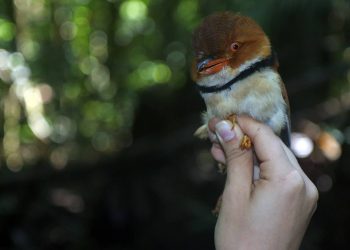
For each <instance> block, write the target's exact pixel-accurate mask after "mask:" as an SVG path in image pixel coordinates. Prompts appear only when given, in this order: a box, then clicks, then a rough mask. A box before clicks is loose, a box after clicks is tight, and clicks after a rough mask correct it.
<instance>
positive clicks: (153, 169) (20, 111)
mask: <svg viewBox="0 0 350 250" xmlns="http://www.w3.org/2000/svg"><path fill="white" fill-rule="evenodd" d="M219 10H233V11H239V12H241V13H242V14H245V15H249V16H251V17H252V18H254V19H255V20H256V21H257V22H258V23H260V24H261V25H262V27H263V28H264V30H265V31H266V33H267V34H268V35H269V37H270V39H271V41H272V44H273V46H274V49H275V51H276V52H277V54H278V57H279V61H280V73H281V76H282V78H283V79H284V82H285V84H286V87H287V90H288V93H289V98H290V103H291V111H292V112H291V116H292V126H293V131H294V134H293V138H294V139H293V140H294V150H295V152H296V154H297V155H298V156H299V160H300V164H301V165H302V167H303V169H304V170H305V172H306V173H307V174H308V176H309V177H310V178H311V179H312V181H314V183H315V184H316V185H317V187H318V189H319V191H320V200H319V204H318V209H317V212H316V213H315V216H314V217H313V220H312V221H311V224H310V227H309V229H308V231H307V233H306V236H305V239H304V242H303V245H302V248H301V249H307V250H313V249H314V250H316V249H348V248H349V244H350V240H349V236H348V235H349V233H350V229H349V225H350V185H349V183H350V125H349V124H350V116H349V114H350V113H349V108H350V1H348V0H334V1H332V0H308V1H307V0H266V1H259V0H249V1H247V0H230V1H224V0H220V1H219V0H218V1H208V0H202V1H199V0H170V1H166V0H14V1H11V0H0V121H1V123H0V126H1V130H0V134H1V137H2V140H1V147H0V148H1V151H0V157H1V158H0V159H1V166H0V249H125V250H129V249H130V250H131V249H170V250H171V249H174V250H175V249H214V244H213V232H214V226H215V221H216V218H215V217H214V216H213V215H212V214H211V209H212V208H213V207H214V205H215V203H216V199H217V197H218V196H219V195H220V192H221V190H222V188H223V184H224V180H225V179H224V178H225V177H224V176H223V175H220V174H219V173H217V170H216V168H215V162H214V161H213V159H212V158H211V155H210V154H209V147H210V145H209V143H208V142H204V141H199V140H198V139H196V138H194V137H193V136H192V133H193V131H194V130H195V129H196V128H197V127H198V126H199V125H200V113H201V111H203V110H204V108H205V107H204V103H203V101H202V100H201V98H200V96H199V94H198V93H197V92H196V90H195V88H194V84H193V83H192V81H191V79H190V75H189V65H190V64H191V60H192V59H191V58H192V56H193V54H192V49H191V33H192V31H193V29H194V27H196V25H197V24H198V23H199V22H200V20H201V19H202V18H203V17H204V16H206V15H208V14H211V13H213V12H214V11H219ZM310 142H311V143H310ZM310 145H311V146H313V148H310Z"/></svg>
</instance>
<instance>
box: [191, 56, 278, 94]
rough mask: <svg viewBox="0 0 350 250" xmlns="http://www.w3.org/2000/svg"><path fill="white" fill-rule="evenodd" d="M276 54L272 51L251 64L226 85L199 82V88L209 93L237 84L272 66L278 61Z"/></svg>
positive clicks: (202, 91)
mask: <svg viewBox="0 0 350 250" xmlns="http://www.w3.org/2000/svg"><path fill="white" fill-rule="evenodd" d="M276 60H277V59H276V55H275V53H274V52H272V53H271V55H270V56H268V57H266V58H264V59H263V60H261V61H258V62H256V63H253V64H252V65H251V66H249V67H248V68H246V69H245V70H243V71H242V72H240V73H239V74H238V75H237V76H235V77H234V78H233V79H232V80H230V81H228V82H227V83H225V84H224V85H221V86H218V85H214V86H201V85H198V84H197V88H198V90H199V91H200V92H201V93H204V94H207V93H216V92H220V91H223V90H225V89H229V88H231V86H232V85H233V84H235V83H236V82H238V81H241V80H243V79H245V78H247V77H248V76H250V75H251V74H253V73H254V72H256V71H259V70H261V69H263V68H267V67H271V66H273V65H274V64H275V63H276Z"/></svg>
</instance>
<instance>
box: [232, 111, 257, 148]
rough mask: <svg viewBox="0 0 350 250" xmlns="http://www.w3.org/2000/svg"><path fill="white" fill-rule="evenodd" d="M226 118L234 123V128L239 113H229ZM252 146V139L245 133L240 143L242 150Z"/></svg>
mask: <svg viewBox="0 0 350 250" xmlns="http://www.w3.org/2000/svg"><path fill="white" fill-rule="evenodd" d="M226 120H228V121H230V122H231V123H232V129H233V128H234V127H235V125H236V123H237V115H235V114H232V115H229V116H227V117H226ZM251 147H252V140H251V139H250V138H249V137H248V136H247V135H244V136H243V138H242V141H241V144H240V148H241V149H242V150H245V149H250V148H251Z"/></svg>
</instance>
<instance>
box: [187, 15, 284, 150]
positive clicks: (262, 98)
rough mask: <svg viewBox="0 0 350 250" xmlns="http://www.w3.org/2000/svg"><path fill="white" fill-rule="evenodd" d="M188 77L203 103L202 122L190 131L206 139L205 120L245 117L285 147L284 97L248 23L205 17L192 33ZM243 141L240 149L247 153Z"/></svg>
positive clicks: (271, 57)
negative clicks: (192, 54) (268, 129)
mask: <svg viewBox="0 0 350 250" xmlns="http://www.w3.org/2000/svg"><path fill="white" fill-rule="evenodd" d="M193 48H194V51H195V59H194V63H193V64H192V70H191V71H192V78H193V80H194V81H195V82H196V84H197V88H198V90H199V92H200V94H201V96H202V97H203V99H204V101H205V104H206V108H207V110H206V112H205V113H204V114H203V123H204V125H203V126H201V127H200V128H199V129H197V131H196V132H195V136H198V137H199V138H207V137H208V129H207V124H208V121H209V120H210V119H211V118H213V117H217V118H220V119H229V120H231V121H232V123H233V124H234V122H235V116H236V115H241V114H246V115H249V116H251V117H253V118H254V119H256V120H258V121H261V122H263V123H265V124H267V125H268V126H270V127H271V128H272V130H273V131H274V132H275V133H276V134H277V135H279V136H280V137H281V139H282V141H283V142H284V143H285V144H286V145H287V146H289V145H290V119H289V103H288V97H287V92H286V89H285V86H284V84H283V82H282V79H281V77H280V75H279V73H278V72H277V68H278V61H277V58H276V55H275V53H274V52H273V50H272V48H271V44H270V41H269V38H268V37H267V35H266V34H265V33H264V31H263V30H262V28H261V27H260V26H259V25H258V24H257V23H256V22H255V21H254V20H253V19H251V18H249V17H247V16H243V15H241V14H236V13H233V12H229V11H225V12H219V13H214V14H212V15H210V16H208V17H206V18H205V19H204V20H203V21H202V23H201V24H200V25H199V26H198V27H197V29H196V30H195V31H194V33H193ZM251 146H252V145H251V141H250V139H249V138H248V137H247V136H244V137H243V140H242V142H241V148H242V149H249V148H250V147H251Z"/></svg>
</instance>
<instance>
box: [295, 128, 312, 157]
mask: <svg viewBox="0 0 350 250" xmlns="http://www.w3.org/2000/svg"><path fill="white" fill-rule="evenodd" d="M291 149H292V151H293V152H294V154H295V155H296V156H297V157H298V158H306V157H308V156H309V155H310V154H311V153H312V151H313V149H314V144H313V142H312V140H311V139H310V138H309V137H308V136H307V135H305V134H302V133H292V136H291Z"/></svg>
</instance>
